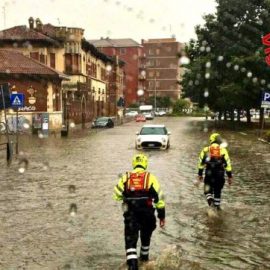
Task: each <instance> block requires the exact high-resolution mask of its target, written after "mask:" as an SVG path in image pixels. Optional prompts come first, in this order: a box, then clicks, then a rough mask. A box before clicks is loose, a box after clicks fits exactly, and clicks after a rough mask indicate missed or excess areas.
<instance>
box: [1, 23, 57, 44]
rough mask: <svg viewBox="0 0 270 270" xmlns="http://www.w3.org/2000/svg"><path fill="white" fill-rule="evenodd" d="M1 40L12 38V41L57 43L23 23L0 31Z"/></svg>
mask: <svg viewBox="0 0 270 270" xmlns="http://www.w3.org/2000/svg"><path fill="white" fill-rule="evenodd" d="M1 40H14V41H23V40H28V41H30V42H31V41H47V42H49V43H52V44H57V43H58V42H57V41H56V40H54V39H52V38H50V37H48V36H46V35H44V34H42V33H40V32H38V31H36V30H34V29H29V28H27V27H26V26H25V25H20V26H14V27H12V28H9V29H5V30H2V31H0V41H1Z"/></svg>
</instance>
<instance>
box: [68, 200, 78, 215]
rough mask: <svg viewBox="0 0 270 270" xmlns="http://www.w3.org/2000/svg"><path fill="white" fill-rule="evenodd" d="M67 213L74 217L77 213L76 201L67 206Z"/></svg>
mask: <svg viewBox="0 0 270 270" xmlns="http://www.w3.org/2000/svg"><path fill="white" fill-rule="evenodd" d="M69 214H70V215H71V216H72V217H74V216H76V214H77V205H76V203H72V204H71V205H70V207H69Z"/></svg>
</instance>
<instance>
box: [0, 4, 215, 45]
mask: <svg viewBox="0 0 270 270" xmlns="http://www.w3.org/2000/svg"><path fill="white" fill-rule="evenodd" d="M0 5H1V13H2V14H1V16H0V20H1V21H0V29H4V28H9V27H13V26H15V25H26V24H28V18H29V17H30V16H33V17H34V18H40V19H41V21H42V22H43V23H44V24H45V23H51V24H53V25H55V26H60V25H61V26H74V27H81V28H83V29H85V37H86V38H87V39H99V38H100V37H110V38H133V39H134V40H136V41H138V42H140V41H141V39H142V38H143V39H148V38H162V37H163V38H167V37H172V36H175V37H176V39H177V40H178V41H180V42H187V41H189V40H190V38H195V37H196V36H195V33H194V27H195V26H196V25H198V24H203V19H202V16H203V15H205V14H209V13H214V12H215V11H216V2H215V0H0ZM4 14H5V16H4Z"/></svg>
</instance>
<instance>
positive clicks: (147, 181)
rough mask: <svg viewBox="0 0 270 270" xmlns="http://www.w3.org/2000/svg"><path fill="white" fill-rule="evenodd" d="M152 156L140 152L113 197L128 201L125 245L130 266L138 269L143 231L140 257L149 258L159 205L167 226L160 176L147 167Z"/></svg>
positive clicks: (117, 186)
mask: <svg viewBox="0 0 270 270" xmlns="http://www.w3.org/2000/svg"><path fill="white" fill-rule="evenodd" d="M147 166H148V159H147V157H146V156H145V155H144V154H137V155H135V156H134V157H133V160H132V167H133V170H132V172H127V173H125V174H124V175H123V176H122V177H121V178H120V179H119V182H118V184H117V185H116V186H115V188H114V195H113V198H114V199H115V200H116V201H122V202H123V205H124V208H125V210H124V214H123V216H124V225H125V249H126V260H127V266H128V269H129V270H137V269H138V258H137V241H138V238H139V235H140V240H141V247H140V260H141V261H148V260H149V249H150V241H151V235H152V232H153V231H154V230H155V228H156V217H155V209H156V210H157V216H158V218H159V225H160V227H161V228H163V227H164V226H165V202H164V199H163V193H162V191H161V189H160V185H159V182H158V180H157V178H156V177H155V176H154V175H153V174H151V173H149V172H147V171H146V169H147Z"/></svg>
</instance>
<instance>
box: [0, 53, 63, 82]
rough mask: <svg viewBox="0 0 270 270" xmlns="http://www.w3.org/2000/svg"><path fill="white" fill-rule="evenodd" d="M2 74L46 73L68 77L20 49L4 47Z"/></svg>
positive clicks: (0, 60)
mask: <svg viewBox="0 0 270 270" xmlns="http://www.w3.org/2000/svg"><path fill="white" fill-rule="evenodd" d="M0 74H7V75H8V74H25V75H41V76H42V75H44V76H52V77H58V78H67V76H65V75H64V74H62V73H60V72H57V71H56V70H54V69H53V68H50V67H48V66H46V65H44V64H42V63H40V62H38V61H36V60H34V59H32V58H29V57H27V56H24V55H23V54H22V53H20V52H18V51H14V50H2V49H0Z"/></svg>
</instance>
